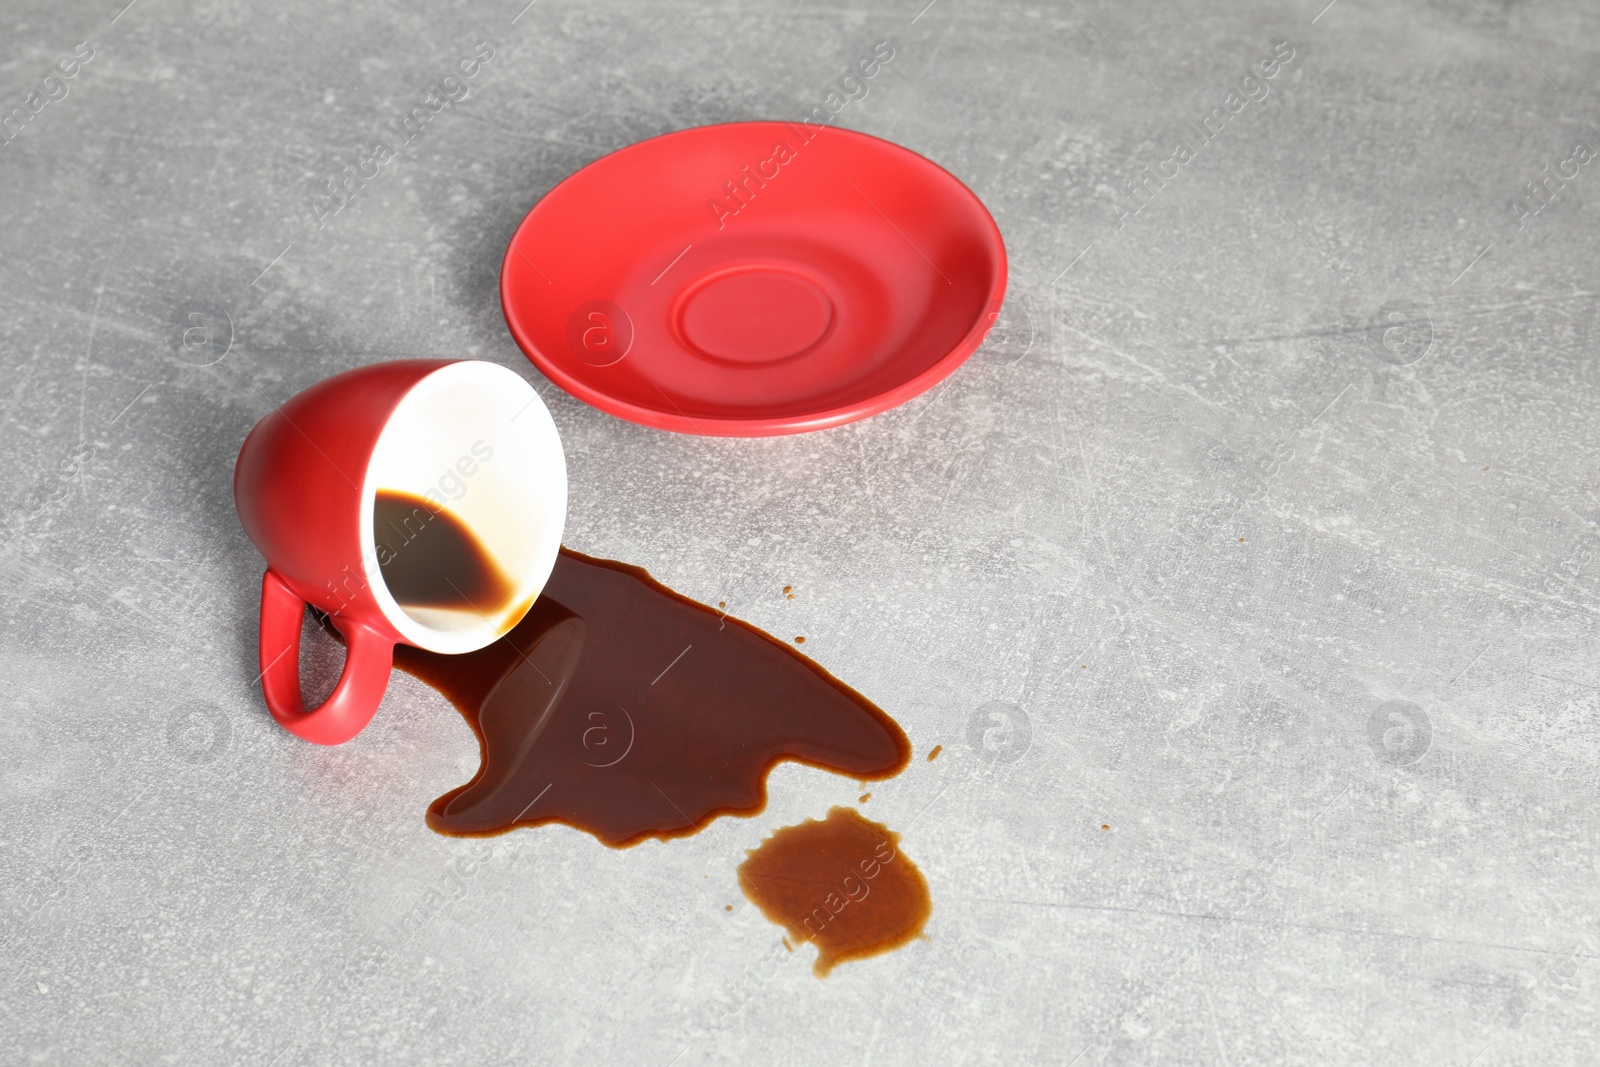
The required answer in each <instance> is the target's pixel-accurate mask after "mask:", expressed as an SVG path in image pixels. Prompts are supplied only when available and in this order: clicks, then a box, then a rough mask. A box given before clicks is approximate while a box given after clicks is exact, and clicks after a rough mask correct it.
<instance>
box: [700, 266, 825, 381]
mask: <svg viewBox="0 0 1600 1067" xmlns="http://www.w3.org/2000/svg"><path fill="white" fill-rule="evenodd" d="M680 322H681V324H682V328H683V334H684V337H685V338H686V339H687V340H688V341H689V343H690V344H692V345H693V346H694V347H695V348H698V349H699V350H700V351H701V352H704V353H705V354H706V355H708V356H713V357H715V358H717V359H723V360H728V361H729V362H733V363H771V362H773V361H775V360H780V359H787V358H788V357H790V356H793V355H796V354H798V353H801V352H804V351H805V350H806V349H808V348H810V347H811V346H812V345H814V344H816V343H817V341H819V340H820V339H821V338H822V336H823V334H825V333H827V331H828V327H829V325H830V324H831V323H832V322H833V302H832V301H831V300H829V299H828V295H827V294H826V293H825V292H823V291H822V289H821V288H819V287H818V286H817V285H815V284H813V283H812V282H810V281H808V280H807V279H805V278H803V277H801V276H799V275H797V274H792V273H790V272H788V271H785V270H775V269H772V268H768V267H757V268H751V269H748V270H742V271H738V272H736V273H730V274H724V275H722V276H720V277H718V278H715V279H713V280H712V281H710V282H707V283H706V284H705V285H702V286H701V287H700V288H699V289H697V290H696V291H695V292H694V293H693V294H692V295H691V296H690V297H689V299H688V300H687V301H686V302H685V304H684V307H683V313H682V318H681V319H680Z"/></svg>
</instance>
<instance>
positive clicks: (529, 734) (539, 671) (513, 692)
mask: <svg viewBox="0 0 1600 1067" xmlns="http://www.w3.org/2000/svg"><path fill="white" fill-rule="evenodd" d="M436 521H437V520H436ZM385 578H387V573H386V574H385ZM395 665H396V666H397V667H399V668H400V669H401V670H404V671H406V672H408V673H410V674H413V675H415V676H416V677H418V678H420V679H422V680H423V681H424V682H426V683H428V684H429V685H431V686H433V687H434V688H436V689H438V690H439V691H440V692H441V693H443V694H444V695H445V696H446V697H448V698H449V700H450V701H451V703H452V704H454V705H455V706H456V708H457V709H458V710H459V711H460V712H461V714H462V716H463V717H465V718H466V720H467V722H468V724H470V725H471V727H472V729H473V731H474V732H475V733H476V734H477V735H478V741H479V746H480V751H481V757H482V765H481V767H480V769H479V771H478V774H477V776H476V777H475V778H473V779H472V781H470V782H469V783H467V784H466V785H464V786H462V787H461V788H459V789H456V790H453V791H452V792H450V793H447V794H446V795H444V796H442V797H440V798H439V799H438V800H436V801H434V802H433V804H432V805H431V806H430V807H429V809H428V825H429V826H431V827H433V828H434V829H435V830H437V831H439V832H440V833H444V834H454V835H482V834H498V833H504V832H505V831H507V830H510V829H512V828H513V827H516V826H538V825H541V824H544V823H563V824H565V825H568V826H572V827H576V828H577V829H580V830H584V831H586V832H588V833H590V834H593V835H594V836H595V837H596V838H598V839H599V840H601V841H603V842H605V843H606V844H608V845H612V846H614V847H622V846H626V845H632V844H636V843H638V842H640V841H642V840H644V839H646V838H652V837H654V838H671V837H681V836H686V835H688V834H693V833H695V832H697V831H698V830H700V829H702V828H703V827H704V826H705V825H706V824H707V823H709V822H710V821H711V820H712V819H714V818H716V817H717V816H718V815H724V814H738V815H753V814H755V813H757V812H759V811H760V810H761V809H762V808H763V807H764V806H765V804H766V777H767V772H768V771H769V770H771V769H772V767H773V766H774V765H776V764H777V763H779V762H780V761H783V760H794V761H796V762H799V763H805V764H809V765H811V766H815V767H820V768H823V769H825V770H830V771H835V772H837V773H840V774H845V775H848V776H850V777H851V778H855V779H859V780H862V781H871V780H875V779H881V778H888V777H891V776H892V775H895V774H898V773H899V772H900V771H901V770H903V769H904V768H905V766H906V765H907V763H908V762H909V760H910V756H911V746H910V743H909V742H908V741H907V739H906V735H905V733H904V732H903V731H902V730H901V729H900V727H899V725H898V724H897V723H895V721H894V720H893V719H891V718H890V717H889V716H888V715H886V714H884V712H883V711H881V710H879V708H878V707H877V706H876V705H874V704H873V703H872V702H871V701H869V700H867V699H866V698H865V697H863V696H862V695H861V694H860V693H857V692H856V691H855V690H854V689H851V688H850V687H849V686H847V685H845V684H844V683H843V682H841V681H839V680H838V679H837V678H834V677H833V676H832V675H831V674H829V673H828V672H827V671H826V670H824V669H823V668H822V667H821V666H819V665H818V664H816V663H814V662H812V661H811V660H810V659H807V658H806V657H805V656H804V655H802V654H801V653H800V652H798V651H796V650H795V649H794V648H793V647H792V646H790V645H789V644H787V643H786V642H781V641H779V640H777V639H776V638H773V637H770V636H768V635H767V634H765V633H763V632H762V631H760V630H758V629H756V628H755V627H753V626H751V625H749V624H748V623H744V622H740V621H739V620H738V619H735V618H732V617H730V616H728V615H727V614H725V613H724V612H721V611H718V610H716V609H714V608H710V607H707V606H705V605H703V604H698V603H696V602H695V601H692V600H690V599H688V598H687V597H683V596H680V595H679V594H677V593H675V592H673V591H672V590H671V589H668V588H667V587H666V586H664V585H662V584H661V583H659V582H657V581H655V580H654V579H653V578H651V577H650V575H649V574H648V573H647V572H646V571H644V570H642V569H641V568H638V567H631V566H629V565H627V564H625V563H616V562H613V561H610V560H603V559H593V558H591V557H588V556H584V555H580V554H579V553H576V552H572V551H570V550H568V549H565V548H563V549H562V550H561V554H560V556H559V557H558V558H557V560H556V564H555V569H554V571H553V572H552V573H551V575H550V580H549V582H548V583H547V584H546V585H545V588H544V591H543V593H542V594H540V596H539V598H538V599H537V600H536V601H534V604H533V607H532V608H531V609H529V611H528V614H527V615H526V616H525V617H524V618H523V620H522V622H520V623H519V624H518V625H517V626H516V627H515V628H514V629H512V630H511V631H510V632H509V633H507V634H506V635H505V636H504V637H502V638H500V640H498V641H496V642H494V643H493V644H491V645H489V646H488V647H486V648H483V649H480V650H479V651H477V652H469V653H465V654H462V655H441V654H438V653H433V652H426V651H423V650H421V649H416V648H412V647H410V646H407V645H401V646H399V647H397V648H396V649H395Z"/></svg>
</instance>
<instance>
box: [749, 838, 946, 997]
mask: <svg viewBox="0 0 1600 1067" xmlns="http://www.w3.org/2000/svg"><path fill="white" fill-rule="evenodd" d="M899 843H900V835H899V834H897V833H895V832H893V831H892V830H890V829H888V828H887V827H885V826H883V825H882V824H881V823H875V822H872V821H870V820H868V819H865V818H863V817H862V816H861V815H860V814H859V813H858V812H857V811H856V810H855V809H854V808H834V809H832V810H831V811H829V812H828V816H827V818H825V819H823V820H821V821H818V820H816V819H807V820H806V821H805V822H803V823H801V824H799V825H798V826H786V827H784V828H783V829H781V830H778V831H777V832H775V833H774V834H773V835H772V836H771V837H768V838H767V839H766V840H764V841H762V842H761V844H760V846H759V847H757V848H753V849H751V850H750V851H749V853H748V854H747V855H748V858H747V859H746V860H745V861H744V863H742V864H740V866H739V887H740V888H741V889H742V890H744V895H745V896H746V897H748V898H749V899H750V901H751V903H753V904H755V906H756V907H758V908H760V909H761V914H763V915H765V916H766V917H767V918H768V919H769V920H771V921H772V922H774V923H776V924H778V925H779V926H781V927H783V928H784V930H785V931H787V933H788V935H789V937H790V938H793V939H794V940H795V941H796V942H804V941H810V942H811V943H812V944H814V945H816V946H817V962H816V964H815V965H814V967H813V970H814V972H815V973H816V975H817V977H818V978H822V977H825V976H826V975H827V974H828V972H829V971H831V970H832V969H833V968H834V967H835V966H837V965H838V964H840V963H843V962H845V961H846V960H857V959H864V958H866V957H868V956H877V955H880V954H882V953H885V952H889V951H891V950H892V949H896V948H899V947H900V946H901V945H904V944H905V943H906V942H908V941H910V940H912V939H913V938H915V937H918V936H920V935H921V933H922V927H923V925H924V924H925V923H926V922H927V921H928V915H929V914H930V913H931V911H932V910H933V903H932V901H931V899H930V898H929V896H928V883H927V881H926V880H925V879H924V878H923V877H922V872H921V871H919V870H917V868H916V865H915V864H913V863H912V862H911V860H910V859H908V858H907V857H906V855H905V854H904V853H903V852H901V851H900V850H899Z"/></svg>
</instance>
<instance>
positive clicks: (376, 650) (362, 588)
mask: <svg viewBox="0 0 1600 1067" xmlns="http://www.w3.org/2000/svg"><path fill="white" fill-rule="evenodd" d="M380 491H383V492H386V493H402V494H406V495H407V496H409V497H414V498H419V506H418V507H417V508H416V509H415V510H414V511H413V512H411V513H410V514H409V515H408V516H407V517H406V518H405V519H404V521H402V522H401V523H399V524H398V525H395V524H393V523H389V524H387V525H388V527H389V528H388V530H387V531H385V532H384V543H380V542H379V540H378V537H377V532H376V531H375V529H374V508H375V505H376V503H377V500H378V494H379V493H380ZM233 498H234V505H235V506H236V507H237V508H238V511H239V521H240V524H241V525H243V526H244V529H245V532H246V533H247V534H249V535H250V540H252V541H254V542H255V544H256V547H257V548H259V549H260V550H261V554H262V555H263V556H265V557H266V560H267V572H266V575H265V577H264V578H263V579H262V583H261V689H262V694H263V695H264V696H265V698H266V702H267V707H268V709H269V710H270V711H271V712H272V716H273V718H275V719H277V720H278V722H279V724H280V725H282V726H283V727H284V728H285V729H286V730H288V731H289V732H290V733H293V734H295V735H297V736H299V737H303V738H305V739H306V740H307V741H314V742H316V743H317V744H322V745H337V744H342V743H344V742H345V741H348V740H350V739H351V738H352V737H354V736H355V735H356V734H358V733H360V732H361V730H362V728H363V727H365V726H366V725H367V723H368V722H370V721H371V719H372V716H373V714H374V713H375V712H376V711H377V710H378V705H379V703H380V702H381V701H382V699H383V693H384V690H385V689H386V688H387V686H388V682H389V672H390V669H391V667H392V666H393V656H394V646H395V645H396V644H400V643H405V644H408V645H414V646H416V647H417V648H423V649H427V650H428V651H430V652H443V653H461V652H472V651H474V650H476V649H479V648H482V647H484V646H485V645H487V644H489V643H490V642H492V641H494V640H495V639H496V638H498V637H499V636H501V635H502V634H504V633H505V632H506V631H508V630H510V629H511V628H512V627H513V626H515V625H516V624H517V623H518V622H519V621H521V619H522V617H523V615H525V614H526V613H527V611H528V608H529V607H531V606H532V604H533V602H534V600H535V599H536V598H537V597H538V595H539V593H540V592H541V591H542V590H543V588H544V584H545V582H546V581H547V580H548V579H549V577H550V571H551V569H552V568H553V567H554V566H555V560H556V553H557V552H558V550H559V549H560V547H561V531H562V527H563V525H564V523H565V521H566V509H567V467H566V459H565V456H564V454H563V452H562V449H561V438H560V436H559V434H557V432H556V427H555V423H554V422H552V421H551V419H550V412H549V411H548V410H547V409H546V408H545V406H544V403H543V401H541V400H540V399H539V394H538V393H537V392H535V391H534V389H533V387H532V386H531V385H529V384H528V383H527V382H526V381H524V380H523V379H522V378H521V377H520V376H519V375H517V374H516V373H515V372H514V371H511V370H507V369H506V368H504V367H501V366H498V365H496V364H493V363H486V362H483V361H480V360H431V359H409V360H398V361H396V362H392V363H380V364H376V365H374V366H370V367H361V368H358V369H356V370H352V371H347V372H345V373H344V374H339V375H336V376H334V377H332V378H329V379H327V380H325V381H322V382H318V383H317V384H316V385H313V386H312V387H311V388H309V389H307V390H305V391H304V392H302V393H299V394H297V395H296V396H294V397H293V398H291V399H290V400H289V401H288V402H286V403H285V404H283V406H281V407H279V408H278V409H277V410H276V411H274V412H272V414H270V415H268V416H267V417H266V418H264V419H262V420H261V421H260V422H259V423H257V424H256V426H255V428H254V429H253V430H251V431H250V435H249V436H248V437H247V438H245V442H244V446H243V447H242V448H241V449H240V450H239V460H238V463H237V464H236V466H235V467H234V473H233ZM386 499H387V498H386ZM446 511H448V515H446V516H445V517H444V519H443V521H440V519H439V516H440V515H441V513H443V512H446ZM432 523H438V524H439V525H438V526H437V527H434V528H435V529H440V530H443V529H444V528H445V527H449V528H450V529H451V530H463V529H464V530H465V531H466V532H467V533H468V534H470V538H471V540H472V541H473V542H475V543H476V546H477V548H478V550H480V551H481V553H482V554H483V555H485V556H487V557H488V558H489V559H491V560H492V561H493V563H494V565H495V566H496V567H497V569H498V572H499V574H500V575H502V576H503V578H504V579H505V582H504V585H505V590H506V595H505V596H504V597H497V598H496V599H495V600H494V602H493V603H492V604H489V605H478V606H476V607H474V608H472V609H466V610H463V609H460V608H456V607H452V608H440V607H436V606H432V607H430V606H417V605H416V604H412V603H408V604H407V605H402V604H401V603H400V601H398V600H397V599H396V597H395V595H394V594H393V592H392V591H391V590H390V588H389V583H387V582H386V581H385V579H384V574H383V569H384V567H385V566H388V565H389V564H390V563H391V562H392V560H393V559H395V558H397V554H396V551H397V550H396V548H395V545H396V544H399V545H401V547H400V548H399V549H398V551H399V552H402V553H403V552H404V550H405V548H404V543H403V542H402V541H401V539H406V542H409V541H410V539H412V538H415V537H417V536H420V535H421V534H422V533H423V532H425V531H427V530H428V529H429V528H430V524H432ZM431 536H433V537H434V538H435V539H437V537H438V536H439V535H437V534H434V535H431ZM391 573H393V572H391ZM307 604H310V605H312V606H314V607H317V608H319V609H321V610H322V611H324V612H327V613H328V614H329V615H330V616H331V617H332V621H333V625H334V626H335V627H336V628H337V629H338V631H339V633H340V634H341V635H343V637H344V641H345V646H346V649H347V652H346V658H345V665H344V671H343V673H342V674H341V675H340V678H339V682H338V684H337V685H336V686H335V687H334V689H333V693H332V694H331V695H330V696H329V697H328V699H327V700H325V701H324V702H323V703H322V704H321V705H320V706H319V707H316V708H311V709H308V708H307V707H306V706H305V701H304V699H303V697H302V696H301V691H300V628H301V625H302V623H303V621H304V617H305V606H306V605H307Z"/></svg>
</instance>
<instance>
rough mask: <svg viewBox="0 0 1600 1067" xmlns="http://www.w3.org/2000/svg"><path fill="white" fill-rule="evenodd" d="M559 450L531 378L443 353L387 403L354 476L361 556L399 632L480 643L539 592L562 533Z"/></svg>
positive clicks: (456, 648) (442, 646)
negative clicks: (438, 363)
mask: <svg viewBox="0 0 1600 1067" xmlns="http://www.w3.org/2000/svg"><path fill="white" fill-rule="evenodd" d="M566 483H567V474H566V463H565V459H564V456H563V453H562V449H561V442H560V439H559V437H558V436H557V434H556V430H555V426H554V424H553V423H552V422H551V420H550V418H549V415H548V414H547V413H546V412H545V410H544V408H543V405H542V404H540V403H539V402H538V394H537V393H536V392H535V391H534V389H533V387H532V386H530V385H529V384H528V383H527V382H526V381H524V380H523V379H522V378H521V377H520V376H518V375H517V374H515V373H514V372H512V371H509V370H507V369H505V368H504V367H499V366H496V365H494V364H490V363H482V362H476V361H468V362H461V363H455V364H451V365H449V366H447V367H444V368H442V369H441V370H439V371H437V372H435V373H433V374H431V375H429V376H427V377H426V378H424V379H423V380H422V381H420V382H419V383H417V385H416V386H415V387H414V388H413V389H412V390H411V391H410V392H408V393H407V394H406V396H405V397H404V398H403V399H402V400H401V401H400V403H399V405H398V406H397V407H396V408H395V410H394V412H393V414H392V415H391V416H390V418H389V420H388V422H387V423H386V424H385V425H384V428H383V432H382V435H381V436H380V438H379V440H378V443H377V446H376V447H375V448H374V450H373V453H372V459H371V462H370V463H369V464H368V467H367V472H366V479H365V482H364V484H363V486H362V500H363V506H362V516H361V522H362V528H361V537H362V544H363V545H365V546H367V551H366V552H365V553H364V555H363V560H362V563H363V568H364V569H365V571H366V579H367V581H368V582H369V583H370V586H371V588H372V590H373V594H374V597H375V598H376V600H377V603H378V606H379V608H380V609H381V610H382V611H383V613H384V615H385V616H386V617H387V619H388V620H389V622H390V624H391V625H392V626H393V627H394V628H395V630H396V631H397V632H398V633H399V634H400V636H401V637H402V639H403V640H404V641H405V642H406V643H407V644H410V645H415V646H416V647H418V648H423V649H427V650H428V651H431V652H441V653H462V652H471V651H474V650H476V649H479V648H482V647H484V646H485V645H487V644H489V643H490V642H492V641H494V640H495V639H496V638H498V637H500V636H501V635H502V634H504V633H506V632H507V631H508V630H510V629H511V628H512V627H513V626H515V625H516V624H517V623H518V622H519V621H520V620H521V619H522V617H523V615H524V614H526V613H527V610H528V608H529V607H530V606H531V605H532V604H533V602H534V600H535V599H537V597H538V596H539V593H540V591H541V590H542V589H543V588H544V584H545V582H546V581H547V580H548V579H549V577H550V571H551V569H552V568H553V567H554V566H555V560H556V554H557V552H558V551H559V550H560V547H561V532H562V528H563V526H564V524H565V521H566V500H567V484H566Z"/></svg>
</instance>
